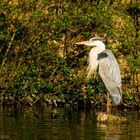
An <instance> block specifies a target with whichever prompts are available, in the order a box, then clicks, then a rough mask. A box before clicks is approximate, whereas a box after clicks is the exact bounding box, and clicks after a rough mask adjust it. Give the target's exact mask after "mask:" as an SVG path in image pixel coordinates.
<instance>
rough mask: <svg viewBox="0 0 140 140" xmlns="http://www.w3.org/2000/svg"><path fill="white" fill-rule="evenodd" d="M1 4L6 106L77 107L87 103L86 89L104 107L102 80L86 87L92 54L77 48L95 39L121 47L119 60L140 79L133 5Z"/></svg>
mask: <svg viewBox="0 0 140 140" xmlns="http://www.w3.org/2000/svg"><path fill="white" fill-rule="evenodd" d="M0 4H1V9H0V44H1V46H0V52H1V53H0V58H1V60H0V64H1V69H0V82H1V85H0V90H1V98H2V99H4V101H9V100H10V101H11V97H12V101H14V102H18V103H23V102H24V101H26V103H29V104H30V105H32V104H34V103H42V102H45V103H46V104H52V105H55V106H57V105H59V104H67V103H70V104H72V103H73V104H75V103H76V104H77V103H78V102H79V101H83V100H85V97H84V96H83V95H84V94H85V93H84V91H83V90H82V88H81V87H82V85H84V86H87V92H88V93H87V97H86V99H87V100H89V101H90V102H92V101H94V103H95V104H98V103H99V102H104V100H103V98H102V99H101V100H100V96H101V95H100V94H97V93H104V92H105V91H104V89H105V88H104V86H103V85H102V82H101V81H100V80H99V79H98V78H97V79H96V80H95V81H94V82H90V83H88V84H87V85H85V83H84V81H85V76H86V75H85V71H86V67H87V62H86V61H87V53H88V52H89V49H86V48H84V47H82V46H81V47H78V46H75V45H74V44H75V42H76V41H79V40H82V38H85V39H89V38H91V37H93V36H95V35H98V36H101V37H104V38H106V39H107V41H108V42H109V41H110V40H114V41H116V42H117V43H118V42H119V47H118V52H116V56H117V54H118V55H119V54H121V55H125V56H126V59H127V62H128V64H129V66H130V68H131V70H130V73H131V72H132V71H133V74H135V73H139V72H138V70H137V69H138V66H139V62H140V60H139V58H138V56H139V48H140V47H139V48H137V49H135V46H136V45H137V46H139V45H140V44H138V40H139V34H138V32H139V31H138V29H137V28H136V27H137V24H136V23H137V22H139V21H136V20H139V19H137V16H139V15H138V14H136V13H137V11H135V13H132V9H133V7H130V6H129V5H127V4H123V3H120V2H118V3H117V2H115V1H111V2H108V1H107V2H106V1H102V0H98V1H81V0H78V1H57V0H53V1H47V0H38V1H34V0H30V1H21V2H20V1H17V0H15V1H14V2H13V3H12V2H10V1H7V0H4V1H3V2H0ZM134 6H136V5H135V4H134ZM137 9H139V7H138V6H137ZM110 45H111V44H108V46H110ZM125 78H127V77H125ZM124 80H125V79H124ZM134 88H135V85H134ZM102 95H105V94H102ZM98 97H99V98H98ZM103 97H104V96H103ZM97 99H98V100H97Z"/></svg>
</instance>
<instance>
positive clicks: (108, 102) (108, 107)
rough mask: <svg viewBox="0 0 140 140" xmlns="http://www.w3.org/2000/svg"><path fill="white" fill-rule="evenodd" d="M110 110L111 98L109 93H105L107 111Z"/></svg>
mask: <svg viewBox="0 0 140 140" xmlns="http://www.w3.org/2000/svg"><path fill="white" fill-rule="evenodd" d="M110 112H111V99H110V96H109V93H107V113H110Z"/></svg>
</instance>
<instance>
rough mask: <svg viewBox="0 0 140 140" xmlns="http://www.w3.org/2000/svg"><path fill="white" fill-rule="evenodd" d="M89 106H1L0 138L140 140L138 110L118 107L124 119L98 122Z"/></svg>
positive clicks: (26, 139) (94, 112)
mask: <svg viewBox="0 0 140 140" xmlns="http://www.w3.org/2000/svg"><path fill="white" fill-rule="evenodd" d="M96 113H97V111H95V110H94V109H92V110H82V111H79V110H76V109H71V108H62V109H60V108H59V109H56V108H43V107H40V108H25V109H23V108H22V109H15V108H14V107H1V110H0V139H11V140H13V139H14V140H19V139H21V140H28V139H29V140H94V139H95V140H139V139H140V127H139V126H140V119H139V115H140V113H139V112H136V111H133V112H132V111H123V112H122V111H120V112H119V111H118V112H116V111H115V113H117V115H118V116H125V117H127V120H128V121H127V122H126V123H117V122H113V123H111V122H108V123H106V122H104V123H101V122H98V121H97V120H96Z"/></svg>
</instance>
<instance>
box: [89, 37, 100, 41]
mask: <svg viewBox="0 0 140 140" xmlns="http://www.w3.org/2000/svg"><path fill="white" fill-rule="evenodd" d="M97 40H100V41H102V40H101V39H100V38H99V37H93V38H91V39H90V40H89V41H97Z"/></svg>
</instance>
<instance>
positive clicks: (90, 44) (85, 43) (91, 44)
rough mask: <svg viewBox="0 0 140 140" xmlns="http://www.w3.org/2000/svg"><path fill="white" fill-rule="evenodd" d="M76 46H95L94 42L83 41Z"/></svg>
mask: <svg viewBox="0 0 140 140" xmlns="http://www.w3.org/2000/svg"><path fill="white" fill-rule="evenodd" d="M76 44H77V45H86V46H94V44H93V42H91V41H82V42H78V43H76Z"/></svg>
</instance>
